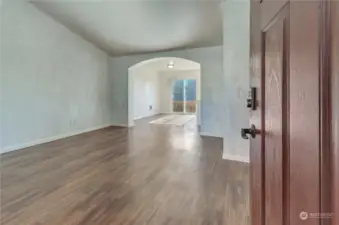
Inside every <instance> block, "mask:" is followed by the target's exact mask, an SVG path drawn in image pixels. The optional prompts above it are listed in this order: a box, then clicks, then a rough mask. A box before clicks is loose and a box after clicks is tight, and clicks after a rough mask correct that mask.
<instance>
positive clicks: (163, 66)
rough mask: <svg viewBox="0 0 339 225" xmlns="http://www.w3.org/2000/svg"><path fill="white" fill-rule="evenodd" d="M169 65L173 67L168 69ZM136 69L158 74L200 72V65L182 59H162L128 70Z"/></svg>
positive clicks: (139, 64) (137, 65)
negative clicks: (152, 71) (153, 71)
mask: <svg viewBox="0 0 339 225" xmlns="http://www.w3.org/2000/svg"><path fill="white" fill-rule="evenodd" d="M169 63H173V65H174V67H173V68H168V64H169ZM138 68H141V69H151V70H155V71H158V72H166V71H187V70H200V64H199V63H197V62H194V61H191V60H187V59H183V58H173V57H162V58H153V59H150V60H146V61H143V62H140V63H138V64H136V65H134V66H132V67H130V69H138Z"/></svg>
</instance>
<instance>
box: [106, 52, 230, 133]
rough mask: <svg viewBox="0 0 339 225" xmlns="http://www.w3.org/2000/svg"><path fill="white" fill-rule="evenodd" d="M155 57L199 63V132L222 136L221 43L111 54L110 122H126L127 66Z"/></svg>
mask: <svg viewBox="0 0 339 225" xmlns="http://www.w3.org/2000/svg"><path fill="white" fill-rule="evenodd" d="M158 57H178V58H184V59H188V60H192V61H195V62H198V63H200V65H201V131H202V133H203V134H206V135H211V136H218V137H221V136H222V135H223V131H222V129H223V124H222V123H221V121H222V120H223V117H224V115H223V110H224V109H223V99H224V97H223V96H222V95H223V89H224V87H223V63H222V46H217V47H207V48H196V49H188V50H179V51H170V52H161V53H152V54H140V55H133V56H124V57H112V58H110V63H109V73H110V75H111V76H112V81H111V82H112V87H113V99H112V102H113V105H114V109H113V110H114V112H113V115H114V117H113V121H114V123H115V124H124V125H126V124H128V123H129V121H128V107H129V106H128V103H129V101H128V88H129V84H128V68H129V67H131V66H133V65H135V64H137V63H139V62H142V61H144V60H149V59H152V58H158Z"/></svg>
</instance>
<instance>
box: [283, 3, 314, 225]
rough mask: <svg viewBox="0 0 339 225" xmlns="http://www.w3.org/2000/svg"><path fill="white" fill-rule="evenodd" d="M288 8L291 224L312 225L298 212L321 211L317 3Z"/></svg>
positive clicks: (294, 5) (295, 5)
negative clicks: (302, 218)
mask: <svg viewBox="0 0 339 225" xmlns="http://www.w3.org/2000/svg"><path fill="white" fill-rule="evenodd" d="M290 7H291V10H290V21H291V23H290V160H289V163H290V165H289V166H290V224H300V225H302V224H305V225H306V224H307V225H315V224H319V221H318V219H317V218H308V219H306V220H301V219H300V213H301V212H307V213H308V214H311V213H318V212H320V208H319V206H320V202H319V199H320V196H319V193H320V190H319V186H320V182H319V178H320V174H319V170H320V167H319V160H320V155H319V135H320V132H319V131H320V128H319V39H318V36H319V35H318V29H319V17H318V15H319V2H316V1H315V2H311V1H308V2H291V6H290ZM310 24H312V25H310Z"/></svg>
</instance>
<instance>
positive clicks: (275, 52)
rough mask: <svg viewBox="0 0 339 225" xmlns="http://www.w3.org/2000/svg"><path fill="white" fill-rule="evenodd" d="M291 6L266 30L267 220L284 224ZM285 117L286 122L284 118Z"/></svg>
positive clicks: (264, 44)
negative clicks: (286, 85) (285, 132)
mask: <svg viewBox="0 0 339 225" xmlns="http://www.w3.org/2000/svg"><path fill="white" fill-rule="evenodd" d="M287 13H288V8H287V7H286V8H285V9H284V10H283V11H281V12H280V13H279V15H278V16H277V17H276V18H275V19H274V20H273V21H272V22H271V23H270V24H268V26H267V27H265V29H264V30H263V32H262V42H263V43H262V47H263V58H262V60H263V62H262V63H263V74H262V84H263V93H262V94H263V96H262V99H263V102H262V111H263V114H262V121H264V127H263V131H264V133H265V135H264V136H263V138H264V143H263V148H264V149H263V150H264V152H265V167H264V170H265V187H264V189H265V223H266V224H272V225H273V224H274V225H283V177H284V170H283V154H284V151H283V150H284V148H285V147H286V144H285V143H286V140H285V136H284V125H285V123H284V122H285V120H286V118H285V117H286V112H287V107H286V106H287V105H286V104H285V100H284V99H285V98H286V97H285V96H286V90H287V89H286V88H285V85H284V83H286V78H287V76H286V75H287V74H286V51H285V49H286V43H285V37H286V35H285V32H286V26H287V15H288V14H287ZM283 121H284V122H283Z"/></svg>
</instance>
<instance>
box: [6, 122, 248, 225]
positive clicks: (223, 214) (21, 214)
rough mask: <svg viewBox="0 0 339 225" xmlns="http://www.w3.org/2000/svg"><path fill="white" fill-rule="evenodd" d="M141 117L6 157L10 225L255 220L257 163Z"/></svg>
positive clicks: (215, 141)
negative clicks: (252, 176) (252, 186)
mask: <svg viewBox="0 0 339 225" xmlns="http://www.w3.org/2000/svg"><path fill="white" fill-rule="evenodd" d="M154 118H155V117H153V118H148V119H143V120H139V121H138V122H137V126H136V127H134V128H131V129H126V128H114V127H110V128H106V129H102V130H98V131H94V132H90V133H86V134H82V135H78V136H74V137H70V138H66V139H62V140H58V141H54V142H50V143H47V144H42V145H39V146H34V147H31V148H27V149H24V150H20V151H15V152H11V153H7V154H3V155H1V224H2V225H148V224H149V225H224V224H225V225H249V224H250V220H249V171H248V170H249V168H248V165H247V164H244V163H237V162H232V161H227V160H222V159H221V154H222V152H221V151H222V140H221V139H219V138H212V137H200V136H199V135H198V134H197V132H196V130H195V129H194V128H192V125H188V126H186V127H176V126H170V125H156V124H148V121H150V120H153V119H154Z"/></svg>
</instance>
